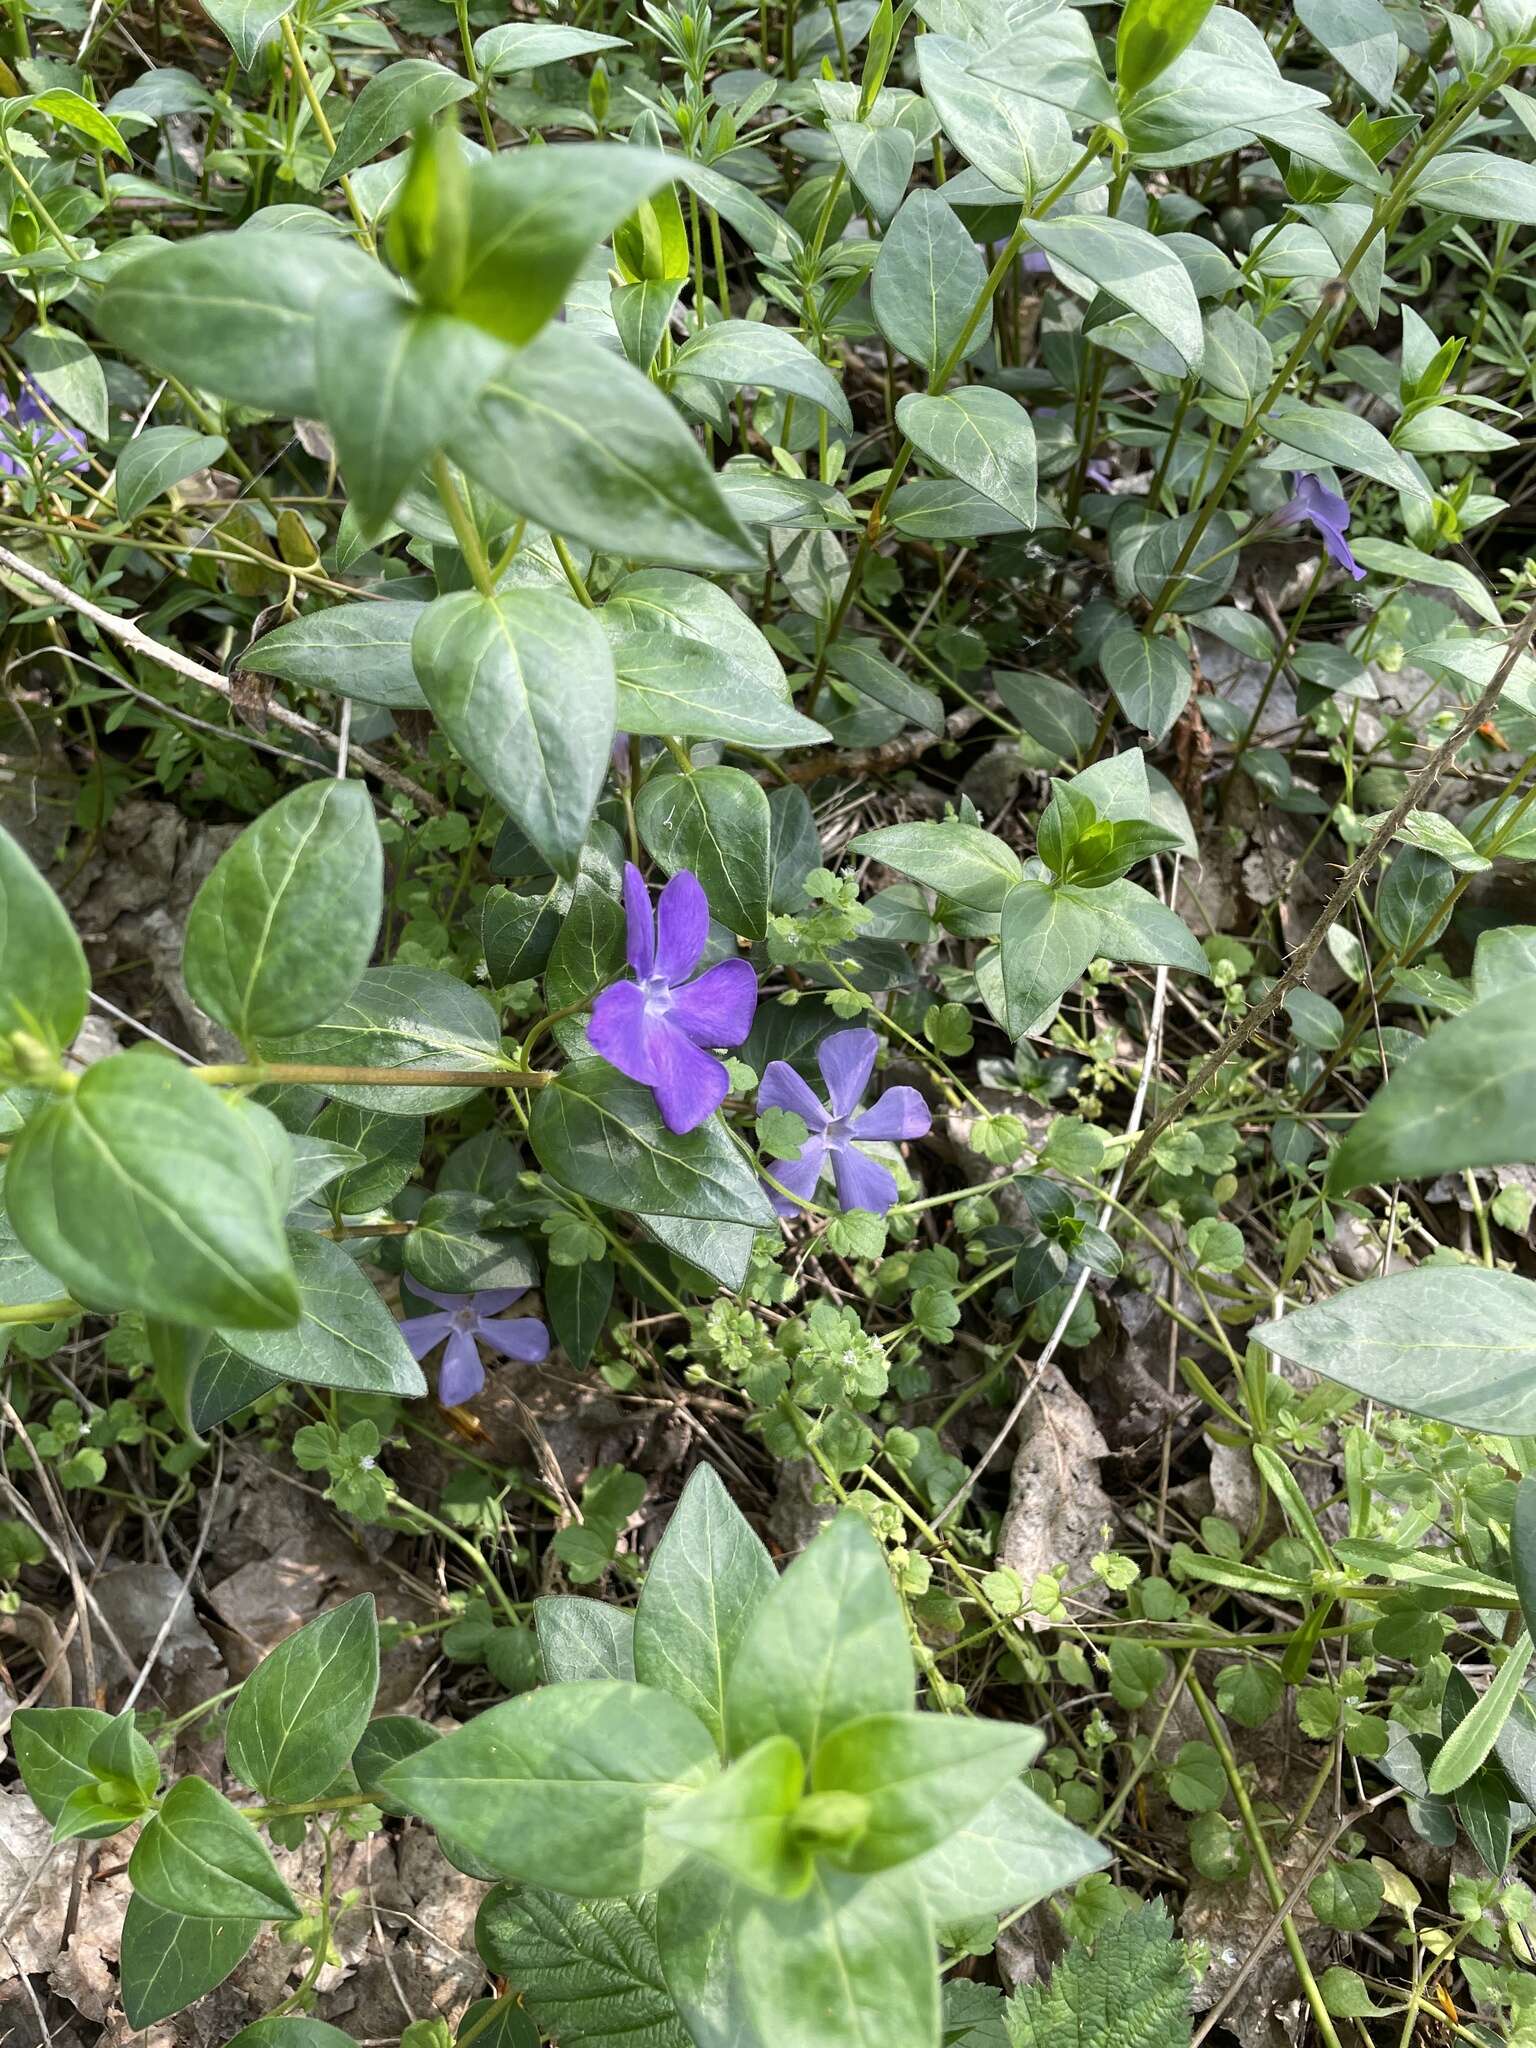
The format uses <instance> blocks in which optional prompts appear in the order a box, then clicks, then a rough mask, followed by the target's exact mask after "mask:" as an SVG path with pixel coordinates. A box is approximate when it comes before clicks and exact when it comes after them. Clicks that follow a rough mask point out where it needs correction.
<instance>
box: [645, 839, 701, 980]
mask: <svg viewBox="0 0 1536 2048" xmlns="http://www.w3.org/2000/svg"><path fill="white" fill-rule="evenodd" d="M708 937H709V903H708V900H707V899H706V897H705V895H704V891H703V888H702V887H701V885H700V882H699V878H698V876H697V875H695V874H690V872H689V871H688V869H687V868H683V869H682V870H681V872H680V873H678V874H675V875H674V876H673V877H672V879H671V881H670V882H668V884H667V886H666V887H665V889H663V890H662V892H661V895H660V898H659V899H658V901H657V904H656V969H655V971H656V973H658V974H659V975H660V976H661V977H662V979H663V980H664V981H668V982H670V983H672V985H673V986H674V987H675V986H676V985H677V983H678V982H680V981H686V980H687V979H688V977H689V975H690V974H692V972H693V970H694V968H695V967H697V966H698V964H699V955H700V954H701V953H702V952H703V950H704V942H705V940H706V939H707V938H708Z"/></svg>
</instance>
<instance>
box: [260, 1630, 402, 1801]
mask: <svg viewBox="0 0 1536 2048" xmlns="http://www.w3.org/2000/svg"><path fill="white" fill-rule="evenodd" d="M378 1689H379V1625H378V1622H377V1620H376V1619H375V1617H374V1611H373V1595H372V1594H371V1593H359V1594H358V1596H357V1598H356V1599H355V1600H348V1601H347V1602H346V1603H345V1605H343V1606H341V1607H335V1608H332V1609H331V1610H330V1612H329V1613H327V1614H320V1615H317V1616H316V1617H315V1619H314V1620H313V1621H310V1622H306V1623H305V1625H304V1627H303V1628H301V1629H299V1630H297V1631H296V1632H295V1633H294V1634H293V1635H291V1636H289V1637H288V1638H287V1640H286V1641H285V1642H281V1643H279V1644H278V1646H277V1648H276V1649H275V1650H272V1651H269V1652H268V1654H267V1655H266V1656H265V1657H264V1658H263V1659H262V1660H261V1662H260V1663H259V1664H258V1665H257V1667H256V1669H255V1670H254V1671H253V1672H252V1673H251V1675H250V1677H249V1678H248V1679H247V1680H246V1681H245V1683H244V1685H242V1686H241V1688H240V1691H239V1694H238V1695H237V1697H236V1699H235V1703H234V1705H233V1707H231V1708H230V1712H229V1725H228V1728H227V1730H226V1732H225V1738H224V1740H225V1749H226V1754H227V1755H228V1758H229V1765H230V1769H231V1770H232V1771H233V1772H234V1773H235V1775H236V1777H238V1778H239V1779H240V1780H241V1782H242V1783H244V1784H246V1785H251V1786H253V1787H254V1788H255V1789H256V1791H258V1792H260V1793H261V1794H262V1796H263V1797H264V1798H266V1799H270V1800H273V1801H275V1802H277V1803H278V1804H281V1805H287V1804H290V1803H292V1802H294V1801H299V1800H305V1799H318V1798H319V1797H320V1795H321V1793H322V1792H327V1791H329V1789H330V1788H331V1786H332V1785H333V1784H334V1783H335V1782H336V1779H337V1778H338V1776H339V1775H340V1773H341V1771H342V1768H343V1766H344V1765H345V1764H346V1762H347V1760H348V1758H349V1757H350V1756H351V1754H352V1752H353V1750H354V1749H355V1748H356V1747H357V1743H358V1739H359V1737H360V1736H361V1735H362V1732H363V1729H364V1728H365V1727H366V1726H367V1723H368V1716H369V1715H370V1714H371V1713H372V1711H373V1698H374V1694H375V1693H376V1692H377V1691H378Z"/></svg>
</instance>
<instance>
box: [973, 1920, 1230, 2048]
mask: <svg viewBox="0 0 1536 2048" xmlns="http://www.w3.org/2000/svg"><path fill="white" fill-rule="evenodd" d="M1193 1989H1194V1975H1193V1972H1192V1971H1191V1970H1190V1967H1189V1963H1188V1960H1187V1958H1186V1956H1185V1953H1184V1944H1183V1943H1182V1942H1180V1941H1175V1940H1174V1938H1173V1923H1172V1921H1171V1920H1170V1919H1169V1917H1168V1909H1167V1907H1166V1906H1164V1905H1163V1904H1162V1903H1161V1902H1157V1903H1154V1904H1151V1905H1145V1906H1140V1907H1138V1908H1137V1909H1136V1910H1135V1911H1134V1912H1130V1913H1127V1914H1125V1915H1124V1916H1123V1917H1122V1918H1121V1919H1119V1920H1117V1921H1115V1922H1114V1923H1113V1924H1112V1925H1110V1926H1108V1927H1106V1928H1104V1929H1103V1930H1102V1931H1101V1932H1100V1934H1099V1935H1098V1936H1097V1938H1096V1939H1095V1940H1094V1942H1093V1945H1092V1946H1091V1947H1089V1946H1088V1945H1087V1944H1086V1943H1084V1942H1080V1941H1075V1942H1073V1944H1072V1946H1071V1947H1070V1948H1069V1949H1068V1950H1067V1953H1066V1954H1065V1955H1064V1956H1063V1957H1062V1959H1061V1961H1060V1962H1059V1963H1058V1964H1057V1965H1056V1967H1055V1969H1054V1970H1053V1971H1052V1972H1051V1981H1050V1983H1049V1985H1044V1984H1027V1985H1025V1986H1024V1987H1023V1988H1022V1989H1021V1990H1018V1991H1016V1992H1015V1993H1014V1994H1013V1996H1012V1998H1010V1999H1009V2001H1008V2009H1007V2021H1008V2038H1009V2040H1010V2041H1011V2042H1012V2044H1013V2048H1181V2044H1184V2048H1187V2044H1188V2042H1189V2038H1190V2019H1189V2001H1190V1993H1191V1992H1192V1990H1193Z"/></svg>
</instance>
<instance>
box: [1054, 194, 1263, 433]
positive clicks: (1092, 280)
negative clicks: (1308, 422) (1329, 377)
mask: <svg viewBox="0 0 1536 2048" xmlns="http://www.w3.org/2000/svg"><path fill="white" fill-rule="evenodd" d="M1029 231H1030V235H1031V237H1032V238H1033V240H1034V241H1035V242H1036V243H1037V244H1038V245H1039V247H1040V248H1042V249H1043V250H1044V251H1045V253H1046V255H1047V256H1049V257H1050V259H1051V262H1052V265H1053V267H1055V268H1056V269H1057V270H1058V271H1059V272H1060V273H1061V274H1062V276H1063V280H1064V282H1066V283H1068V284H1070V285H1074V288H1076V289H1081V288H1082V281H1084V280H1086V282H1087V285H1088V287H1089V291H1090V293H1091V291H1092V290H1095V289H1096V290H1098V291H1103V292H1107V293H1108V294H1109V296H1110V297H1111V298H1112V299H1115V300H1117V301H1118V303H1119V304H1120V305H1122V306H1128V307H1129V308H1130V310H1131V311H1132V312H1133V313H1139V314H1140V315H1141V317H1142V319H1143V320H1146V321H1149V322H1150V323H1151V325H1152V326H1153V327H1154V328H1155V329H1156V330H1157V332H1158V333H1159V334H1160V335H1162V336H1163V337H1164V339H1165V340H1166V341H1168V342H1170V343H1171V344H1172V346H1173V347H1174V348H1175V349H1176V350H1177V352H1178V354H1179V355H1180V356H1181V357H1182V359H1183V361H1184V364H1185V367H1186V368H1187V369H1190V370H1198V369H1199V368H1200V364H1201V360H1202V357H1203V355H1204V349H1205V337H1204V331H1203V329H1202V327H1201V324H1200V305H1199V301H1198V300H1197V299H1196V297H1195V288H1194V285H1193V284H1192V283H1191V282H1190V276H1189V272H1188V271H1187V270H1186V269H1185V268H1184V265H1183V264H1182V263H1181V262H1180V261H1179V259H1178V257H1177V255H1176V254H1175V253H1174V251H1173V250H1172V249H1170V248H1169V247H1168V246H1167V244H1166V243H1164V242H1160V241H1159V240H1158V238H1157V237H1156V236H1155V235H1149V234H1148V233H1147V231H1146V229H1145V228H1138V227H1136V226H1134V225H1133V224H1132V223H1131V222H1130V221H1126V220H1121V219H1119V218H1118V217H1117V216H1115V215H1113V214H1105V213H1068V214H1057V215H1053V216H1052V217H1051V218H1050V219H1049V220H1035V221H1031V222H1030V227H1029ZM1277 431H1278V429H1277Z"/></svg>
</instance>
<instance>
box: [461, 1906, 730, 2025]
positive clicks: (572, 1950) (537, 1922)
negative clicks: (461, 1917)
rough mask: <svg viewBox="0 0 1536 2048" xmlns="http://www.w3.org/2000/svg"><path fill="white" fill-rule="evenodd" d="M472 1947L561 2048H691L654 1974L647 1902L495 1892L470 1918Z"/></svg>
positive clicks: (652, 1922)
mask: <svg viewBox="0 0 1536 2048" xmlns="http://www.w3.org/2000/svg"><path fill="white" fill-rule="evenodd" d="M475 1946H476V1947H477V1949H478V1950H479V1952H480V1956H481V1959H482V1961H483V1962H484V1963H485V1964H486V1966H487V1968H488V1969H490V1970H492V1971H493V1972H494V1973H495V1974H496V1975H497V1976H498V1977H504V1978H505V1979H506V1981H507V1982H508V1983H509V1984H515V1985H516V1986H517V1988H518V1990H519V1991H520V1993H521V1994H522V1996H523V1998H524V2000H525V2002H526V2004H527V2006H528V2009H529V2010H530V2011H531V2012H532V2013H533V2014H534V2015H535V2017H536V2018H537V2020H538V2023H539V2025H540V2027H541V2028H542V2029H543V2030H544V2031H545V2032H546V2033H549V2034H554V2035H557V2036H558V2037H559V2039H560V2041H561V2042H562V2043H564V2044H565V2048H695V2044H693V2043H691V2042H690V2039H689V2036H688V2035H687V2034H686V2033H685V2032H684V2031H683V2028H682V2026H681V2024H680V2022H679V2020H678V2017H677V2011H676V2008H675V2007H674V2005H673V2003H672V1998H671V1995H670V1994H669V1992H668V1990H667V1985H666V1980H665V1979H664V1977H663V1976H662V1969H661V1960H660V1957H659V1956H658V1954H657V1952H656V1900H655V1899H654V1898H649V1897H644V1898H637V1899H572V1898H563V1897H561V1896H560V1895H559V1894H558V1893H554V1892H545V1891H539V1890H537V1889H536V1888H535V1887H534V1886H532V1885H517V1886H512V1885H498V1886H497V1887H496V1889H495V1890H494V1891H493V1892H490V1893H488V1894H487V1896H486V1898H485V1901H484V1903H483V1904H482V1906H481V1908H480V1913H479V1917H478V1918H477V1919H476V1921H475Z"/></svg>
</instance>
